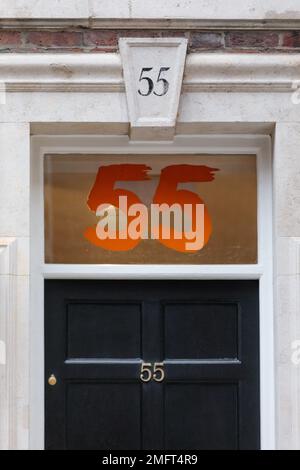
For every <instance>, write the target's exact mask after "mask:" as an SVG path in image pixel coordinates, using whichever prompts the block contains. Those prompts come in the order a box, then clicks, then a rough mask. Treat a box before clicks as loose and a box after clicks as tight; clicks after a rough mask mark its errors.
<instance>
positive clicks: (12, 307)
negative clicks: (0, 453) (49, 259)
mask: <svg viewBox="0 0 300 470" xmlns="http://www.w3.org/2000/svg"><path fill="white" fill-rule="evenodd" d="M16 244H17V242H16V239H15V238H12V237H4V238H0V341H1V342H2V347H3V349H4V352H5V356H6V357H5V361H4V364H3V363H0V450H6V449H15V448H16V442H17V436H16V432H17V425H16V415H15V414H16V381H17V378H16V376H15V374H16V367H15V358H16V332H15V328H16V323H17V320H16V317H17V315H16V297H17V293H16V274H17V250H16Z"/></svg>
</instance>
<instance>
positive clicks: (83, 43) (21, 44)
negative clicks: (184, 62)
mask: <svg viewBox="0 0 300 470" xmlns="http://www.w3.org/2000/svg"><path fill="white" fill-rule="evenodd" d="M122 36H123V37H124V36H132V37H134V36H139V37H141V36H152V37H163V36H184V37H187V38H188V39H189V52H201V51H203V52H205V51H217V52H220V51H224V52H245V53H251V52H289V53H293V52H300V32H299V31H289V32H287V31H284V32H281V31H226V32H223V31H213V32H204V31H173V30H172V31H169V30H164V31H151V30H136V31H135V30H130V31H125V30H118V31H115V30H95V29H85V30H73V31H71V30H68V31H46V30H42V31H36V30H35V31H28V30H24V31H17V30H11V31H10V30H7V29H2V30H1V29H0V53H1V52H2V53H6V52H93V53H97V52H115V51H116V50H117V44H118V38H119V37H122Z"/></svg>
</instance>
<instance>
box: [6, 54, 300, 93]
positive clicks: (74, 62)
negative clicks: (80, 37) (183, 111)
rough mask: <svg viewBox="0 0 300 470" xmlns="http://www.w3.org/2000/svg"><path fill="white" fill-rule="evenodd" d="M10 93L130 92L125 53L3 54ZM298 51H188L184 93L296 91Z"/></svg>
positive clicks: (298, 72)
mask: <svg viewBox="0 0 300 470" xmlns="http://www.w3.org/2000/svg"><path fill="white" fill-rule="evenodd" d="M0 76H1V81H2V82H4V83H5V85H6V91H7V92H49V91H53V92H54V91H57V92H62V91H65V92H95V91H99V92H112V93H113V92H116V93H120V92H122V93H123V92H125V85H124V80H123V75H122V64H121V58H120V55H119V54H117V53H107V54H84V53H78V54H2V55H0ZM299 77H300V57H299V54H224V53H223V54H222V53H199V54H198V53H194V54H188V55H187V59H186V65H185V74H184V80H183V91H184V92H201V91H230V92H240V91H243V92H262V91H265V92H289V93H290V92H291V91H292V84H293V82H295V81H297V80H298V81H299Z"/></svg>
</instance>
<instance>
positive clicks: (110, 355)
mask: <svg viewBox="0 0 300 470" xmlns="http://www.w3.org/2000/svg"><path fill="white" fill-rule="evenodd" d="M45 332H46V334H45V344H46V346H45V357H46V363H45V374H46V377H45V379H46V380H45V384H46V385H45V391H46V409H45V418H46V448H47V449H95V450H100V449H104V450H119V449H121V450H131V449H133V450H138V449H147V450H150V449H155V450H164V449H167V450H171V449H172V450H176V449H181V450H201V449H257V448H259V442H260V435H259V434H260V433H259V420H260V419H259V416H260V412H259V314H258V283H257V282H256V281H101V280H99V281H61V280H59V281H58V280H57V281H53V280H49V281H46V282H45ZM142 362H147V363H154V362H163V363H164V371H165V378H164V380H163V382H160V383H159V382H156V381H155V380H153V379H152V380H151V381H149V382H148V383H143V382H142V381H141V379H140V369H141V363H142ZM51 374H54V376H55V377H56V379H57V383H56V385H54V386H51V385H49V384H48V378H49V377H50V376H51ZM157 377H158V376H157Z"/></svg>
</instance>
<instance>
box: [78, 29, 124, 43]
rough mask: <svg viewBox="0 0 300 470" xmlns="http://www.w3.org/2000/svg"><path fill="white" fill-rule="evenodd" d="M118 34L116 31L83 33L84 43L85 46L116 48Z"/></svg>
mask: <svg viewBox="0 0 300 470" xmlns="http://www.w3.org/2000/svg"><path fill="white" fill-rule="evenodd" d="M117 42H118V34H117V32H116V31H103V30H95V31H85V32H84V33H83V43H84V45H85V46H100V47H103V46H116V45H117Z"/></svg>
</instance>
